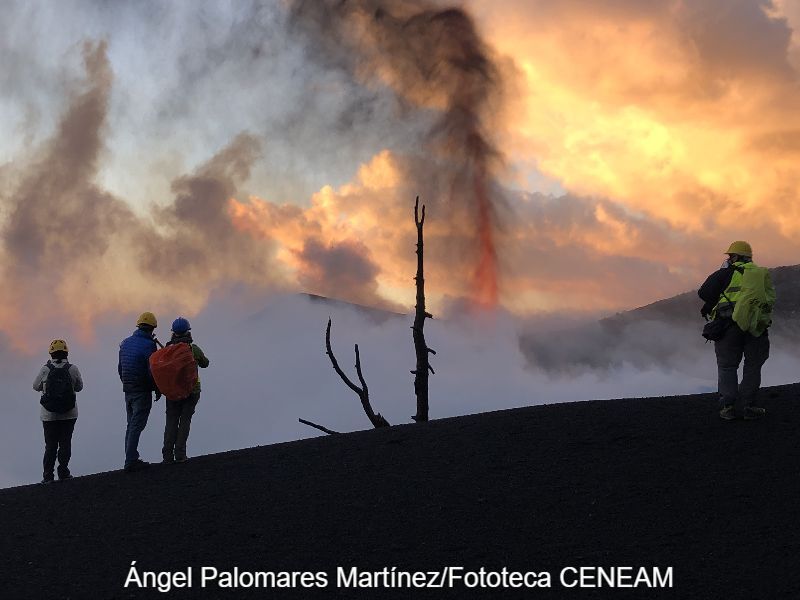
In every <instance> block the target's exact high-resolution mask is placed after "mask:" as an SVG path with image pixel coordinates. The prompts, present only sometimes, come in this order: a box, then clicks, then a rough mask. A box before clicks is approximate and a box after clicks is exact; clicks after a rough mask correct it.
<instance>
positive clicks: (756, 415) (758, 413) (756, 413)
mask: <svg viewBox="0 0 800 600" xmlns="http://www.w3.org/2000/svg"><path fill="white" fill-rule="evenodd" d="M765 414H767V411H766V409H763V408H761V407H760V406H745V407H744V420H745V421H755V420H756V419H760V418H761V417H763V416H764V415H765Z"/></svg>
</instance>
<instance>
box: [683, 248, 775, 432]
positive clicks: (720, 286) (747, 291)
mask: <svg viewBox="0 0 800 600" xmlns="http://www.w3.org/2000/svg"><path fill="white" fill-rule="evenodd" d="M726 254H727V255H728V260H727V261H725V263H724V264H723V265H722V268H720V269H719V270H718V271H716V272H715V273H712V274H711V275H709V277H708V278H707V279H706V281H705V282H704V283H703V285H702V286H700V289H699V290H698V292H697V293H698V295H699V296H700V298H701V300H703V302H704V304H703V307H702V308H701V309H700V314H701V315H702V316H703V317H705V318H707V319H709V318H710V319H711V321H710V323H709V325H707V326H706V329H705V330H704V333H703V335H704V336H705V337H706V338H707V339H710V340H713V341H714V351H715V353H716V355H717V378H718V389H719V395H720V411H719V416H720V417H721V418H722V419H724V420H726V421H731V420H734V419H737V418H740V417H741V418H744V419H746V420H753V419H759V418H761V417H763V416H764V415H765V414H766V410H765V409H764V408H762V407H759V406H755V405H754V402H755V398H756V394H757V393H758V390H759V388H760V387H761V368H762V367H763V366H764V363H765V362H766V361H767V359H768V358H769V335H768V329H769V326H770V325H771V324H772V308H773V306H774V305H775V288H774V287H773V285H772V280H771V279H770V275H769V270H768V269H766V268H764V267H759V266H757V265H756V264H755V263H754V262H753V249H752V247H751V246H750V244H748V243H747V242H744V241H736V242H733V243H732V244H731V245H730V247H729V248H728V251H727V252H726ZM742 357H744V367H743V370H742V381H741V383H740V382H739V381H738V369H739V364H740V363H741V362H742Z"/></svg>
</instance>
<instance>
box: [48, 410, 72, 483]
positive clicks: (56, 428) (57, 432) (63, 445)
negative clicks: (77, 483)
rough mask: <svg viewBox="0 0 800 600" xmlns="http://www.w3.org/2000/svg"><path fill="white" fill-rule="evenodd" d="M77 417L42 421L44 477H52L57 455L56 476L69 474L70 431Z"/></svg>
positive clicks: (70, 454)
mask: <svg viewBox="0 0 800 600" xmlns="http://www.w3.org/2000/svg"><path fill="white" fill-rule="evenodd" d="M75 421H77V419H64V420H61V421H42V426H43V427H44V460H43V461H42V466H43V467H44V476H45V478H52V477H53V469H54V468H55V466H56V455H57V456H58V476H59V477H63V476H65V475H69V459H70V457H71V456H72V432H73V431H74V430H75Z"/></svg>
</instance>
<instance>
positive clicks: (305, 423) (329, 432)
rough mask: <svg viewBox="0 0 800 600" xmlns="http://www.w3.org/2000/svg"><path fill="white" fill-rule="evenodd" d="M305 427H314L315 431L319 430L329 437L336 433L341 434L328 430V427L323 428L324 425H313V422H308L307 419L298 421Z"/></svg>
mask: <svg viewBox="0 0 800 600" xmlns="http://www.w3.org/2000/svg"><path fill="white" fill-rule="evenodd" d="M297 420H298V421H300V422H301V423H302V424H303V425H308V426H309V427H313V428H314V429H319V430H320V431H324V432H325V433H327V434H328V435H333V434H335V433H339V432H338V431H334V430H333V429H328V428H327V427H323V426H322V425H317V424H316V423H312V422H311V421H306V420H305V419H297Z"/></svg>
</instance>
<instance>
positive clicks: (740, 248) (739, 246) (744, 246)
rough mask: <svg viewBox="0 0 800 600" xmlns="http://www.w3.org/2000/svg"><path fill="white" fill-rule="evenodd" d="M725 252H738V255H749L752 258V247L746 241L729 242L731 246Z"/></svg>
mask: <svg viewBox="0 0 800 600" xmlns="http://www.w3.org/2000/svg"><path fill="white" fill-rule="evenodd" d="M725 254H738V255H739V256H749V257H751V258H752V256H753V249H752V248H751V247H750V244H748V243H747V242H742V241H738V242H733V243H732V244H731V247H730V248H728V250H727V251H726V252H725Z"/></svg>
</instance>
